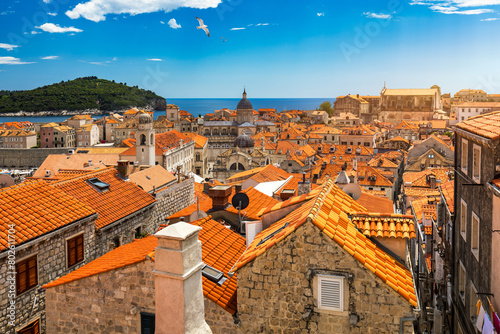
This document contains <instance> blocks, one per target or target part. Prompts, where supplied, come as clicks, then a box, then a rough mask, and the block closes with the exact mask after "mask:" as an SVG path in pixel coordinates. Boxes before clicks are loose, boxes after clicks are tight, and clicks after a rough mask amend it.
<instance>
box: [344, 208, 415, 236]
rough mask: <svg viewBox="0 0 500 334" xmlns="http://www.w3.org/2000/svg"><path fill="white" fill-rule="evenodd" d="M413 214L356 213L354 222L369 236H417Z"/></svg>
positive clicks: (353, 217) (353, 218)
mask: <svg viewBox="0 0 500 334" xmlns="http://www.w3.org/2000/svg"><path fill="white" fill-rule="evenodd" d="M413 218H414V217H413V216H412V215H401V214H395V213H393V214H379V213H367V212H360V213H356V214H354V215H353V216H352V217H351V220H352V222H353V223H354V224H355V225H356V226H357V228H358V229H359V230H360V231H361V233H363V234H364V235H366V236H367V237H387V238H402V239H412V238H415V237H416V235H415V226H414V222H413Z"/></svg>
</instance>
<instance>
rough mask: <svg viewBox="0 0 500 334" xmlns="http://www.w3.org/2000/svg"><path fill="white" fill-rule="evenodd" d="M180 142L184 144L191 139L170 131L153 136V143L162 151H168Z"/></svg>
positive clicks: (175, 131)
mask: <svg viewBox="0 0 500 334" xmlns="http://www.w3.org/2000/svg"><path fill="white" fill-rule="evenodd" d="M180 140H182V141H183V142H184V144H186V143H188V142H190V141H191V138H189V137H187V136H185V135H184V134H182V133H180V132H179V131H177V130H171V131H168V132H164V133H157V134H156V135H155V143H156V145H157V146H158V147H160V148H161V149H162V150H164V151H165V150H170V149H172V148H176V147H178V146H179V141H180Z"/></svg>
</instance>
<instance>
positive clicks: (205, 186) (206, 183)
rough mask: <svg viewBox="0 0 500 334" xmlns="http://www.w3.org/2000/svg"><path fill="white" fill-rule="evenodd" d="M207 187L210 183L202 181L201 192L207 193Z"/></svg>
mask: <svg viewBox="0 0 500 334" xmlns="http://www.w3.org/2000/svg"><path fill="white" fill-rule="evenodd" d="M208 189H210V183H208V182H205V183H203V192H204V193H205V194H207V195H208Z"/></svg>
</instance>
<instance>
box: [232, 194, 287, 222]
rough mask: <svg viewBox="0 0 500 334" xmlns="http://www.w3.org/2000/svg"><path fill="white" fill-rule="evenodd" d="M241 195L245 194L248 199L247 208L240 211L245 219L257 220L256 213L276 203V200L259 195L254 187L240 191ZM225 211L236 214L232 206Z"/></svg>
mask: <svg viewBox="0 0 500 334" xmlns="http://www.w3.org/2000/svg"><path fill="white" fill-rule="evenodd" d="M242 193H245V194H246V195H247V196H248V198H249V199H250V203H249V205H248V207H247V208H246V209H244V210H242V213H243V214H244V215H245V217H248V218H250V219H253V220H259V215H258V213H259V211H260V210H261V209H262V208H265V207H268V206H273V205H276V204H277V203H278V201H277V200H275V199H274V198H272V197H269V196H267V195H265V194H263V193H261V192H260V191H258V190H256V189H255V188H254V187H250V188H248V189H245V190H243V191H242ZM226 211H228V212H231V213H236V214H237V213H238V209H236V208H234V207H233V206H230V207H229V208H227V209H226Z"/></svg>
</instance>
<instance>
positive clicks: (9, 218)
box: [0, 181, 96, 252]
mask: <svg viewBox="0 0 500 334" xmlns="http://www.w3.org/2000/svg"><path fill="white" fill-rule="evenodd" d="M95 213H96V212H95V210H94V209H93V208H91V207H90V206H88V205H85V204H84V203H82V202H81V201H79V200H77V199H76V198H74V197H72V196H70V195H68V194H66V193H64V192H63V191H61V190H60V189H57V188H55V187H53V186H52V185H50V184H48V183H47V182H44V181H28V182H25V183H21V184H19V185H16V186H12V187H9V188H4V189H2V191H1V192H0V252H1V251H3V250H5V249H6V248H7V247H8V246H9V243H8V242H9V239H8V230H9V229H10V227H9V225H10V224H15V225H16V227H15V230H16V234H15V237H16V238H15V242H16V243H15V244H16V245H20V244H22V243H24V242H26V241H29V240H31V239H34V238H36V237H39V236H41V235H44V234H45V233H48V232H51V231H54V230H56V229H58V228H60V227H63V226H66V225H68V224H71V223H73V222H76V221H78V220H80V219H83V218H85V217H88V216H91V215H94V214H95Z"/></svg>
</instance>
